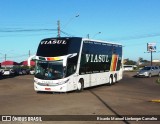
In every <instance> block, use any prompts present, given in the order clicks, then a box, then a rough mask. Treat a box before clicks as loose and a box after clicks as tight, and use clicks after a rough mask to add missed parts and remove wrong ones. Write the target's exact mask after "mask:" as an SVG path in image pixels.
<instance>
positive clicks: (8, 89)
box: [0, 72, 160, 124]
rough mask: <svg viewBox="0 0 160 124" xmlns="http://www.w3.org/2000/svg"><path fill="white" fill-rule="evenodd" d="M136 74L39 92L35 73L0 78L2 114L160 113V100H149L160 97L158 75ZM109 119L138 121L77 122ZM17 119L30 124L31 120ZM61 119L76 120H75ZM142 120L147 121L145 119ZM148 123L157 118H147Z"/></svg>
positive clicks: (118, 114) (22, 123)
mask: <svg viewBox="0 0 160 124" xmlns="http://www.w3.org/2000/svg"><path fill="white" fill-rule="evenodd" d="M134 74H135V73H134V72H127V73H124V78H123V80H121V81H119V82H118V83H116V84H115V85H112V86H106V85H102V86H98V87H94V88H88V89H85V90H84V91H83V92H81V93H77V92H70V93H61V94H58V93H36V92H35V91H34V89H33V76H32V75H25V76H17V77H8V78H5V79H1V80H0V115H116V116H118V117H122V115H153V116H154V115H160V103H155V102H150V101H151V100H160V84H158V83H156V80H157V79H158V77H152V78H135V77H134ZM79 117H80V116H79ZM88 117H89V116H88ZM107 122H108V123H111V122H112V123H117V124H119V123H120V124H121V123H122V124H123V123H137V122H136V121H128V120H127V121H124V120H122V121H114V122H113V121H95V122H91V121H87V122H86V121H82V122H80V121H77V122H76V123H78V124H84V123H87V124H93V123H94V124H99V123H104V124H105V123H107ZM0 123H2V122H0ZM3 123H8V122H3ZM12 123H15V122H12ZM16 123H20V124H28V122H16ZM37 123H40V122H37ZM41 123H44V122H41ZM45 123H53V122H45ZM58 123H62V124H63V123H65V124H66V123H67V124H74V123H75V122H74V121H72V122H64V121H62V122H58ZM139 123H144V121H140V122H139ZM145 123H158V122H157V121H152V122H151V121H148V122H147V121H145Z"/></svg>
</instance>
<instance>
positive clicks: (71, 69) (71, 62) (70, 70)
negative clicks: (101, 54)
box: [66, 55, 78, 76]
mask: <svg viewBox="0 0 160 124" xmlns="http://www.w3.org/2000/svg"><path fill="white" fill-rule="evenodd" d="M77 59H78V55H77V56H75V57H73V58H68V61H67V73H66V76H70V75H72V74H74V73H75V72H76V66H77Z"/></svg>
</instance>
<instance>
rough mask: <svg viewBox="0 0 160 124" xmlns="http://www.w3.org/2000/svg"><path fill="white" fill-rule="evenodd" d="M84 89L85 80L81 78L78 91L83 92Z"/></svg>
mask: <svg viewBox="0 0 160 124" xmlns="http://www.w3.org/2000/svg"><path fill="white" fill-rule="evenodd" d="M83 89H84V81H83V80H80V81H79V82H78V83H77V91H78V92H82V91H83Z"/></svg>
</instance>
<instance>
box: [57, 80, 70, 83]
mask: <svg viewBox="0 0 160 124" xmlns="http://www.w3.org/2000/svg"><path fill="white" fill-rule="evenodd" d="M68 81H69V79H66V80H64V81H60V82H59V84H65V83H67V82H68Z"/></svg>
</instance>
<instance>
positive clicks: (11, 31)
mask: <svg viewBox="0 0 160 124" xmlns="http://www.w3.org/2000/svg"><path fill="white" fill-rule="evenodd" d="M56 30H57V29H0V32H1V33H2V32H3V33H16V32H19V33H21V32H40V31H56Z"/></svg>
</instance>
